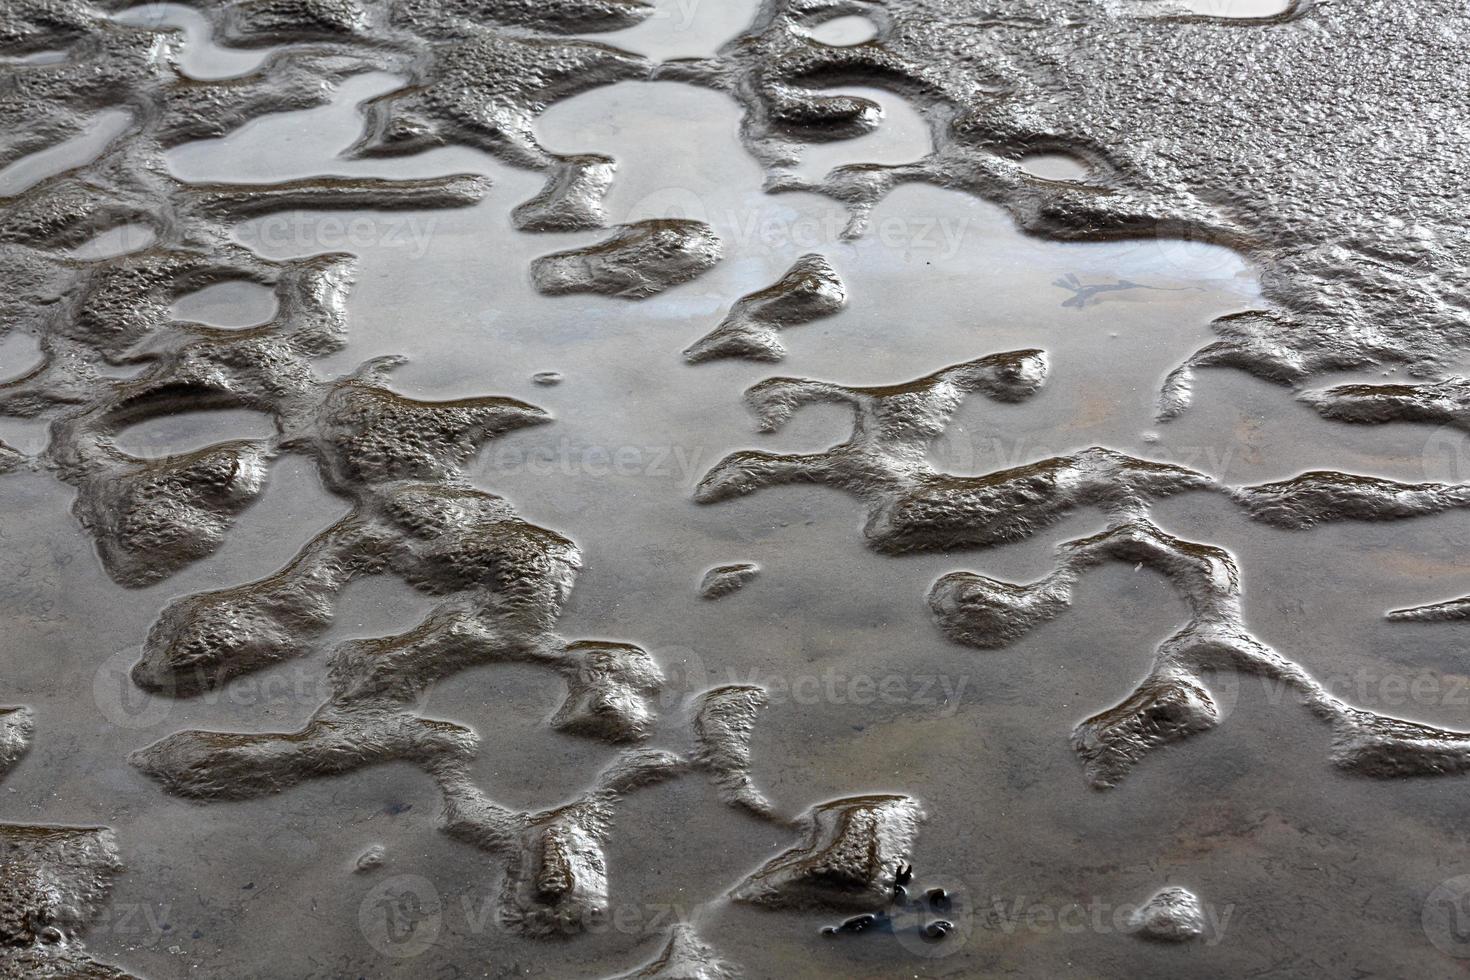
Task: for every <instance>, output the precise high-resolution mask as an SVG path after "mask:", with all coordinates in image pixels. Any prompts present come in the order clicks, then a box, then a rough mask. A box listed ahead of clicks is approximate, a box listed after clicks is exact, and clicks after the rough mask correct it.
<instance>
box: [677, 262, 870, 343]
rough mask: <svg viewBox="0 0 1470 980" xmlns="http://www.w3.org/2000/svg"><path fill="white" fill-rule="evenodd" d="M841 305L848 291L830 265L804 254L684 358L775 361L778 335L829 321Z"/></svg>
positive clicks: (745, 298)
mask: <svg viewBox="0 0 1470 980" xmlns="http://www.w3.org/2000/svg"><path fill="white" fill-rule="evenodd" d="M846 303H847V289H846V287H845V286H843V284H842V280H841V279H839V278H838V277H837V270H836V269H833V268H832V265H831V263H829V262H828V261H827V260H826V259H824V258H823V257H822V256H820V255H803V256H802V257H801V258H799V259H797V260H796V264H795V265H793V266H792V267H791V268H790V269H788V270H787V271H786V274H785V275H784V276H782V277H781V278H780V279H778V280H776V282H774V283H772V284H771V285H769V286H767V287H766V288H765V289H762V290H760V291H759V292H755V293H751V294H750V295H748V296H742V297H740V299H738V300H736V302H735V305H734V307H732V308H731V310H730V313H729V315H727V316H726V317H725V319H724V320H722V321H721V322H720V325H719V326H718V327H716V328H715V329H714V330H713V331H712V332H711V333H710V334H708V335H707V336H705V337H702V338H701V339H699V340H698V341H696V342H695V343H693V344H691V345H690V346H689V348H688V349H687V350H685V351H684V359H685V360H686V361H689V362H691V363H698V362H700V361H708V360H713V359H714V358H717V357H744V358H749V359H750V360H753V361H779V360H780V359H781V358H782V357H783V356H785V354H786V347H785V346H784V345H783V344H782V343H781V338H780V337H779V336H778V334H779V333H780V331H782V330H784V329H785V328H787V327H794V326H797V325H799V324H802V323H810V322H811V321H813V320H818V319H821V318H822V317H824V316H831V315H832V314H833V313H836V312H837V311H838V310H840V309H842V307H843V305H844V304H846Z"/></svg>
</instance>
